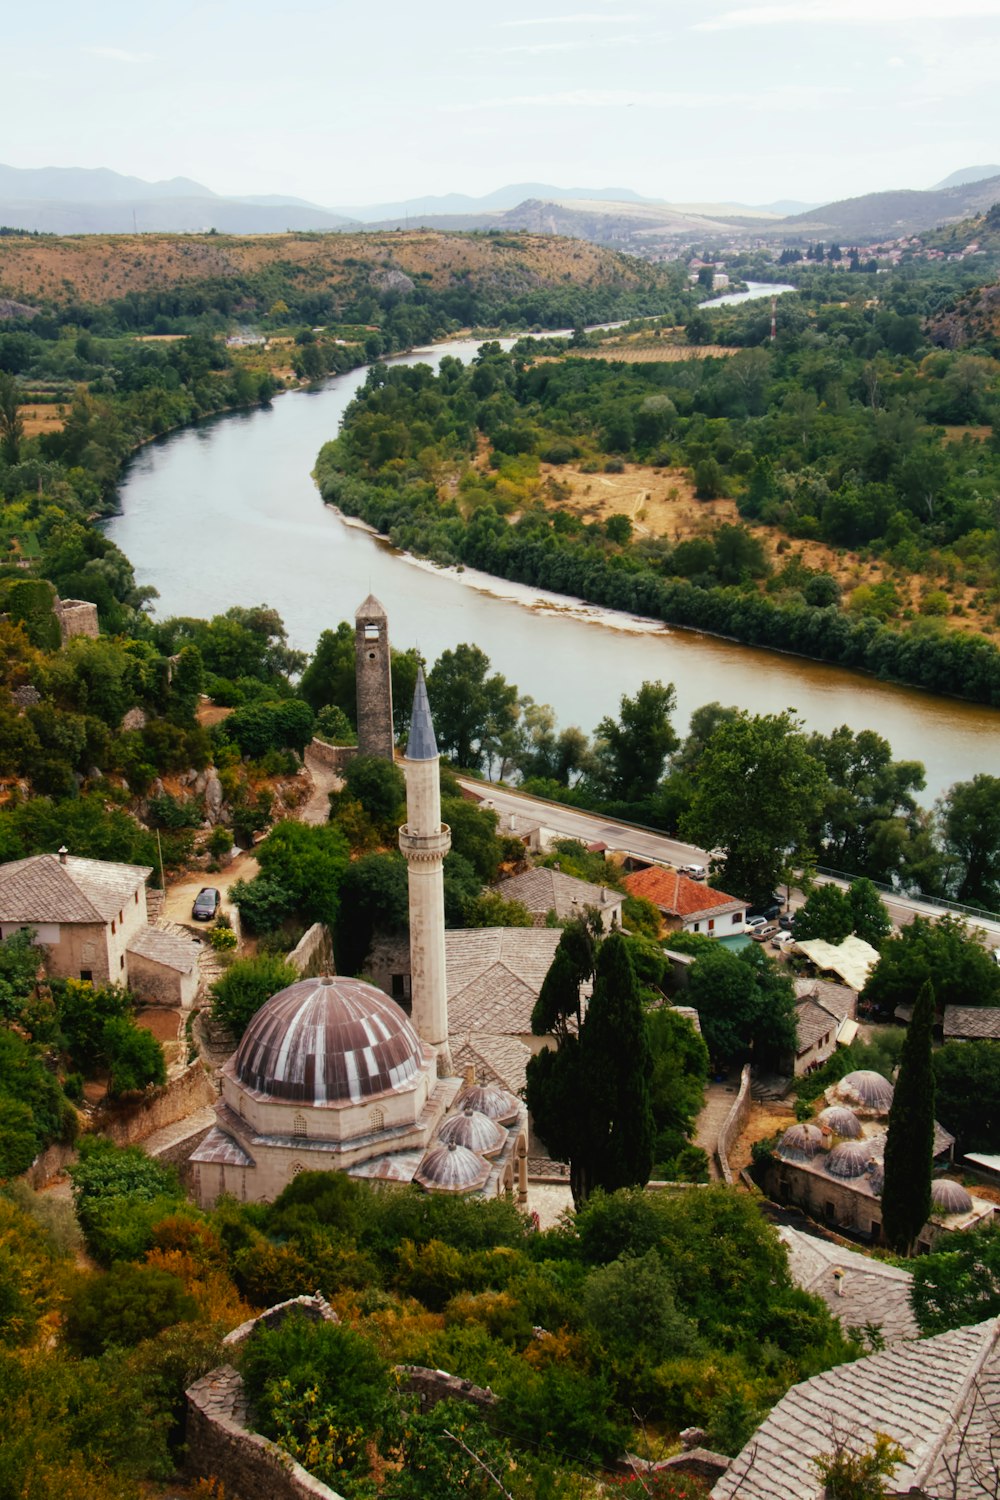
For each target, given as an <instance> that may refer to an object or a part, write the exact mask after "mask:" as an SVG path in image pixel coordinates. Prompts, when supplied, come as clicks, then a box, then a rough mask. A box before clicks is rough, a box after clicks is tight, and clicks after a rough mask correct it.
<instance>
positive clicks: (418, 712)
mask: <svg viewBox="0 0 1000 1500" xmlns="http://www.w3.org/2000/svg"><path fill="white" fill-rule="evenodd" d="M406 758H407V760H437V758H438V747H437V736H436V735H435V733H434V720H433V719H432V718H431V705H430V700H429V699H428V697H427V683H426V682H425V681H424V669H423V667H418V668H417V685H416V687H415V688H414V690H413V714H412V716H411V718H410V738H409V740H408V741H407V745H406Z"/></svg>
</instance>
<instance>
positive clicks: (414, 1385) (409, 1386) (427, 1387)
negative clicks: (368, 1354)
mask: <svg viewBox="0 0 1000 1500" xmlns="http://www.w3.org/2000/svg"><path fill="white" fill-rule="evenodd" d="M396 1375H397V1377H398V1379H399V1388H400V1390H401V1391H410V1392H412V1393H413V1395H415V1396H416V1397H417V1399H418V1400H419V1402H420V1410H421V1411H431V1410H432V1409H433V1408H434V1407H435V1406H437V1404H438V1402H439V1401H467V1402H468V1403H469V1405H470V1406H475V1407H478V1408H479V1410H480V1411H483V1412H487V1413H488V1412H491V1411H492V1410H493V1408H494V1407H495V1406H496V1404H497V1397H496V1396H494V1394H493V1392H492V1391H491V1390H484V1389H483V1387H482V1386H479V1385H473V1384H472V1381H471V1380H461V1379H460V1378H459V1377H458V1376H457V1375H449V1374H448V1373H447V1371H445V1370H428V1369H427V1368H426V1367H425V1366H423V1365H397V1366H396Z"/></svg>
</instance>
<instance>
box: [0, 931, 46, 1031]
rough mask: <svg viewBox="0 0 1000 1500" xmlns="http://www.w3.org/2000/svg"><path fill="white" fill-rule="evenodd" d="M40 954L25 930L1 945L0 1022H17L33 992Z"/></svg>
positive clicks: (30, 935)
mask: <svg viewBox="0 0 1000 1500" xmlns="http://www.w3.org/2000/svg"><path fill="white" fill-rule="evenodd" d="M40 959H41V953H40V952H39V950H38V948H37V947H36V946H35V942H34V934H33V933H32V932H31V931H30V930H28V929H25V930H23V931H20V932H14V933H12V934H11V935H10V937H8V938H4V940H3V942H0V1020H3V1021H6V1022H8V1023H9V1022H11V1021H17V1020H18V1019H19V1017H20V1015H21V1012H22V1011H23V1010H24V1008H25V1006H26V1005H27V1003H28V1001H29V1000H30V999H31V996H32V994H33V993H34V991H35V987H36V981H37V977H38V970H39V963H40Z"/></svg>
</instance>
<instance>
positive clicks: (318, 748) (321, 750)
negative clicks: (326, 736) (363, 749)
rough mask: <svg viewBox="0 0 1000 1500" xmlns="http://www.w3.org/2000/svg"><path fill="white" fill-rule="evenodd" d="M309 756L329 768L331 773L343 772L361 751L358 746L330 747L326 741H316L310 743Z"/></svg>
mask: <svg viewBox="0 0 1000 1500" xmlns="http://www.w3.org/2000/svg"><path fill="white" fill-rule="evenodd" d="M309 754H310V756H312V758H313V759H314V760H317V761H319V763H320V765H321V766H328V767H329V768H330V770H331V771H342V770H343V769H344V767H345V766H346V765H347V764H348V762H349V761H352V760H353V759H354V757H355V756H356V755H359V754H360V751H359V750H358V747H357V745H328V744H327V743H326V740H316V739H314V740H312V741H311V742H310V745H309Z"/></svg>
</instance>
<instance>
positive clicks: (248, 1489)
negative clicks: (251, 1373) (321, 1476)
mask: <svg viewBox="0 0 1000 1500" xmlns="http://www.w3.org/2000/svg"><path fill="white" fill-rule="evenodd" d="M185 1396H186V1400H187V1422H186V1427H185V1438H186V1446H187V1469H188V1472H189V1473H190V1474H191V1476H192V1477H193V1478H203V1479H214V1480H216V1481H217V1483H218V1484H219V1486H220V1487H221V1491H222V1492H223V1493H224V1494H225V1496H226V1500H260V1497H261V1496H267V1500H342V1497H341V1496H339V1495H338V1494H337V1492H336V1491H335V1490H331V1489H330V1488H329V1486H328V1485H325V1484H321V1483H320V1481H319V1480H318V1479H314V1478H313V1476H312V1475H311V1474H308V1473H307V1472H306V1470H305V1469H303V1468H302V1466H301V1465H300V1464H297V1463H295V1461H294V1460H293V1459H291V1458H289V1456H288V1454H287V1453H284V1452H282V1450H281V1449H280V1448H279V1447H278V1446H277V1444H276V1443H272V1442H271V1441H270V1440H269V1439H268V1438H265V1437H261V1435H260V1434H259V1433H257V1432H251V1431H250V1429H249V1428H248V1427H247V1402H246V1393H245V1391H244V1389H243V1378H242V1376H241V1375H240V1374H239V1372H238V1371H237V1370H234V1369H233V1367H232V1365H220V1366H219V1368H218V1369H217V1370H211V1371H210V1372H209V1374H207V1375H205V1376H204V1377H203V1378H202V1379H201V1380H196V1381H195V1383H194V1385H192V1386H190V1387H189V1389H188V1390H187V1391H186V1392H185Z"/></svg>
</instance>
